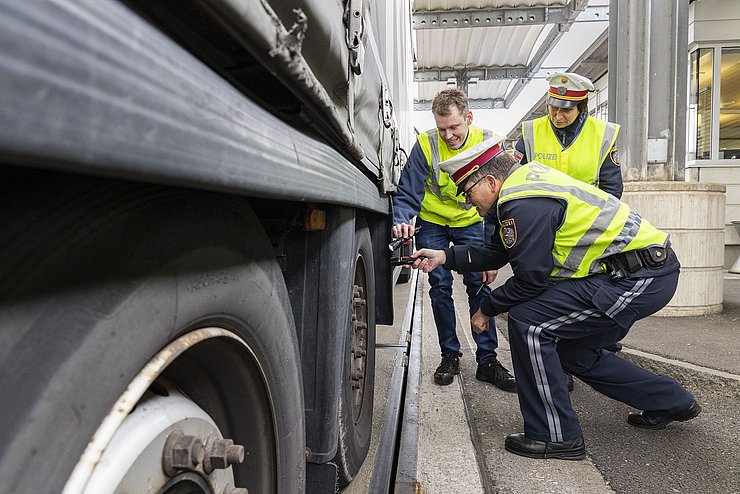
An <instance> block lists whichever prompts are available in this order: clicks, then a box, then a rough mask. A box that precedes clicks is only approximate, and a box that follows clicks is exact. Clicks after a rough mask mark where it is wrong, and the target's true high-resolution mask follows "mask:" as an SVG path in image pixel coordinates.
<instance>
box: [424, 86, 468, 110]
mask: <svg viewBox="0 0 740 494" xmlns="http://www.w3.org/2000/svg"><path fill="white" fill-rule="evenodd" d="M453 105H454V106H455V107H456V108H457V109H458V110H460V113H461V114H463V115H465V114H466V113H468V97H467V96H466V95H465V93H464V92H463V91H462V90H460V89H458V88H452V89H444V90H442V91H440V92H439V93H437V96H435V97H434V100H433V101H432V113H434V114H435V115H439V116H440V117H446V116H447V115H449V114H450V113H452V110H451V109H450V106H453Z"/></svg>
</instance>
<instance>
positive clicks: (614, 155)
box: [609, 147, 619, 166]
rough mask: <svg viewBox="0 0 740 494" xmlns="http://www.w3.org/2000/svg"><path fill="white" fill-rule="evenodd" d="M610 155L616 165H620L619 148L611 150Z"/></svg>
mask: <svg viewBox="0 0 740 494" xmlns="http://www.w3.org/2000/svg"><path fill="white" fill-rule="evenodd" d="M609 157H610V158H611V159H612V161H613V162H614V164H615V165H617V166H619V153H618V152H617V148H616V147H613V148H612V150H611V151H609Z"/></svg>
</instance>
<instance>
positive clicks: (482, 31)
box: [416, 26, 545, 69]
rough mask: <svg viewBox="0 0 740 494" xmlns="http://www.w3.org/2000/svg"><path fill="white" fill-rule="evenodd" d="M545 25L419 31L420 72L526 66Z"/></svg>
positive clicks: (417, 40)
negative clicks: (428, 69) (444, 69)
mask: <svg viewBox="0 0 740 494" xmlns="http://www.w3.org/2000/svg"><path fill="white" fill-rule="evenodd" d="M543 29H545V26H502V27H497V28H485V27H481V28H474V27H471V28H459V29H438V30H432V29H429V30H421V31H416V52H417V60H418V63H417V66H416V68H417V69H424V68H445V67H455V68H459V67H466V66H468V67H471V66H472V67H475V66H478V67H489V66H493V65H526V63H527V62H528V61H529V60H528V59H529V56H530V54H531V52H532V48H533V47H534V44H535V42H536V41H537V38H538V37H539V35H540V33H541V32H542V30H543Z"/></svg>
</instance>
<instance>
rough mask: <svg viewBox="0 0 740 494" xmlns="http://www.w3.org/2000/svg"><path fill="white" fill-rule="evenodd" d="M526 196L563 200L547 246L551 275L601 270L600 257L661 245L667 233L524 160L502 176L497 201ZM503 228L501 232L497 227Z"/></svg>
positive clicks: (603, 195) (625, 208)
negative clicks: (561, 217)
mask: <svg viewBox="0 0 740 494" xmlns="http://www.w3.org/2000/svg"><path fill="white" fill-rule="evenodd" d="M526 197H551V198H555V199H559V200H562V201H564V202H565V203H566V211H565V218H564V220H563V224H562V225H561V226H560V227H559V228H558V230H557V232H556V234H555V242H554V245H553V247H552V256H553V263H554V265H555V267H554V268H553V271H552V273H550V277H551V278H553V279H555V280H563V279H568V278H582V277H584V276H588V275H591V274H597V273H602V272H603V271H604V269H603V266H602V264H601V260H602V259H604V258H605V257H608V256H611V255H613V254H618V253H620V252H623V251H630V250H639V249H644V248H646V247H650V246H664V245H665V244H666V240H667V239H668V234H667V233H665V232H662V231H660V230H658V229H657V228H655V227H654V226H653V225H651V224H650V223H649V222H648V221H647V220H645V219H643V218H641V217H640V215H639V214H637V213H636V212H634V211H632V210H631V209H630V207H629V206H627V205H626V204H624V203H622V202H620V201H619V200H618V199H616V198H615V197H613V196H612V195H610V194H608V193H606V192H604V191H602V190H600V189H597V188H596V187H593V186H590V185H588V184H584V183H583V182H581V181H578V180H576V179H573V178H572V177H570V176H568V175H566V174H564V173H561V172H559V171H557V170H554V169H552V168H550V167H547V166H545V165H543V164H541V163H538V162H536V161H535V162H530V163H527V164H526V165H523V166H522V167H520V168H518V169H516V170H514V171H513V172H512V173H511V175H510V176H509V177H507V178H506V180H505V181H504V183H503V185H502V187H501V191H500V194H499V199H498V208H499V221H503V220H506V219H508V218H503V217H501V215H500V208H501V205H502V204H505V203H506V202H508V201H510V200H516V199H521V198H526ZM501 233H503V232H501Z"/></svg>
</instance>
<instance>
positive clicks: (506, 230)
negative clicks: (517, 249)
mask: <svg viewBox="0 0 740 494" xmlns="http://www.w3.org/2000/svg"><path fill="white" fill-rule="evenodd" d="M501 240H503V241H504V246H505V247H506V248H507V249H511V248H512V247H514V244H516V223H515V222H514V218H509V219H507V220H503V221H502V222H501Z"/></svg>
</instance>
